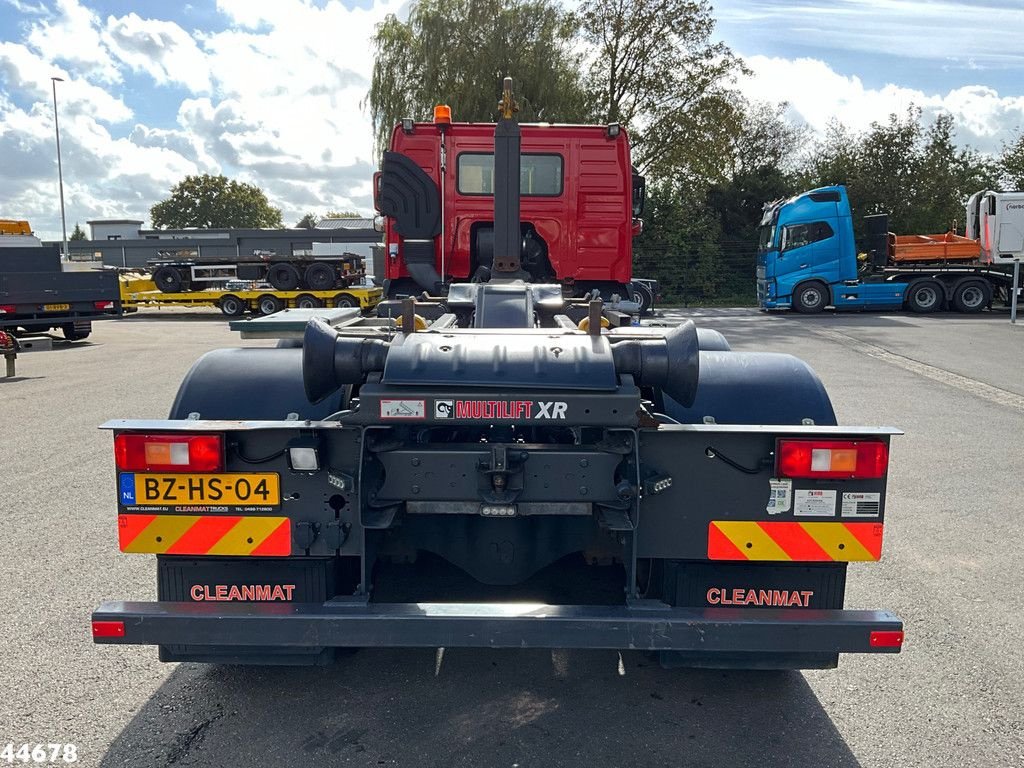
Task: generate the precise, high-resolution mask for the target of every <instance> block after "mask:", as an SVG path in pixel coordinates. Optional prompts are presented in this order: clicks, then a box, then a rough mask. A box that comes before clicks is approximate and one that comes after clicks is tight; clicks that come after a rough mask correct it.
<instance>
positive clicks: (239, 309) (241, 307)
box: [220, 293, 245, 317]
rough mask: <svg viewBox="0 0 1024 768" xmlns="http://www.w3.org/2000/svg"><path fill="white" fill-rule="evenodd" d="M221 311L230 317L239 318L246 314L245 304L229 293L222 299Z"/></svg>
mask: <svg viewBox="0 0 1024 768" xmlns="http://www.w3.org/2000/svg"><path fill="white" fill-rule="evenodd" d="M220 311H221V312H223V313H224V314H225V315H227V316H228V317H238V316H240V315H242V314H244V313H245V302H244V301H242V300H241V299H240V298H238V297H237V296H232V295H231V294H230V293H229V294H228V295H227V296H222V297H221V299H220Z"/></svg>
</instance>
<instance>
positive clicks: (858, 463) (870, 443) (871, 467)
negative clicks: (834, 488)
mask: <svg viewBox="0 0 1024 768" xmlns="http://www.w3.org/2000/svg"><path fill="white" fill-rule="evenodd" d="M776 455H777V457H778V458H777V462H778V464H777V466H778V472H779V474H780V475H782V476H783V477H812V478H836V479H847V480H849V479H855V478H856V479H865V480H866V479H872V478H879V477H885V472H886V470H887V469H888V467H889V449H888V447H886V445H885V443H883V442H880V441H878V440H779V443H778V450H777V451H776Z"/></svg>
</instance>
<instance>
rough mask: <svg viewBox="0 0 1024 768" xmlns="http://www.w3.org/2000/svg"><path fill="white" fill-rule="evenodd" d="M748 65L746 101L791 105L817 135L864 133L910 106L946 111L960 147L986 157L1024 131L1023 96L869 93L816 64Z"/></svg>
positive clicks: (983, 90)
mask: <svg viewBox="0 0 1024 768" xmlns="http://www.w3.org/2000/svg"><path fill="white" fill-rule="evenodd" d="M745 61H746V63H747V65H748V66H749V67H750V69H751V70H753V73H754V74H753V76H752V77H750V78H745V79H744V80H742V81H741V83H740V88H741V90H742V91H743V93H744V94H745V95H746V96H747V97H748V98H751V99H756V100H761V101H768V102H771V103H774V104H778V103H781V102H784V101H785V102H789V105H790V116H791V117H792V118H793V119H795V120H799V121H803V122H805V123H807V124H808V125H809V126H810V127H811V128H812V129H814V130H815V131H816V132H818V133H821V132H823V131H824V130H825V127H826V126H827V124H828V122H829V120H831V119H833V118H837V119H839V120H840V121H841V122H843V123H844V124H845V125H847V126H848V127H850V128H852V129H854V130H858V131H860V130H864V129H866V128H868V126H870V124H871V123H872V122H874V121H880V122H884V121H885V120H886V119H887V118H888V116H889V115H890V114H893V113H896V114H900V115H902V114H904V113H906V110H907V109H908V108H909V107H911V106H918V107H920V108H921V109H922V110H923V111H924V116H925V118H926V119H929V118H931V117H933V116H934V115H936V114H939V113H944V112H945V113H949V114H951V115H953V117H954V118H955V120H956V126H957V129H958V140H959V142H960V143H963V144H970V145H971V146H973V147H975V148H976V149H981V150H983V151H986V152H997V151H998V150H999V148H1000V146H1001V143H1002V142H1003V141H1005V140H1007V139H1009V138H1011V136H1012V135H1013V133H1014V131H1016V130H1017V129H1018V128H1020V127H1024V96H1001V95H1000V94H999V93H997V92H996V91H995V90H994V89H992V88H990V87H987V86H983V85H971V86H965V87H962V88H956V89H952V90H950V91H947V92H946V93H926V92H924V91H920V90H916V89H913V88H904V87H901V86H899V85H894V84H889V85H886V86H884V87H883V88H867V87H865V86H864V83H863V82H862V81H861V80H860V78H858V77H856V76H846V75H841V74H839V73H838V72H836V71H834V70H833V69H832V68H831V67H830V66H829V65H828V64H826V63H825V62H823V61H820V60H818V59H783V58H773V57H768V56H748V57H746V58H745Z"/></svg>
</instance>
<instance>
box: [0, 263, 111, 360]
mask: <svg viewBox="0 0 1024 768" xmlns="http://www.w3.org/2000/svg"><path fill="white" fill-rule="evenodd" d="M121 314H122V306H121V296H120V289H119V286H118V279H117V273H116V272H113V271H106V270H84V271H77V272H64V271H63V270H62V269H61V262H60V256H59V254H58V252H57V249H56V248H50V247H45V248H44V247H7V248H0V329H7V330H10V331H12V332H17V331H24V332H29V333H32V332H35V333H44V332H46V331H48V330H50V329H57V330H60V331H61V332H62V333H63V334H64V336H65V338H67V339H68V340H70V341H77V340H79V339H84V338H85V337H86V336H88V335H89V334H90V333H91V331H92V322H93V321H94V320H103V319H108V318H114V317H120V315H121Z"/></svg>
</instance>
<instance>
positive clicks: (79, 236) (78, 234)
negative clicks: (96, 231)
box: [68, 221, 85, 240]
mask: <svg viewBox="0 0 1024 768" xmlns="http://www.w3.org/2000/svg"><path fill="white" fill-rule="evenodd" d="M68 240H85V230H84V229H82V228H81V227H80V226H79V225H78V222H77V221H76V222H75V228H74V229H73V230H72V231H71V235H70V236H69V237H68Z"/></svg>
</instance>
